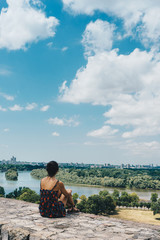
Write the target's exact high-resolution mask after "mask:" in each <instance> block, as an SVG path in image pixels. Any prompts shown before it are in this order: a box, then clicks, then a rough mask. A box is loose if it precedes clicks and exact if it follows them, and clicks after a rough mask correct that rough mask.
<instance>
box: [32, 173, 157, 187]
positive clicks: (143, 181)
mask: <svg viewBox="0 0 160 240" xmlns="http://www.w3.org/2000/svg"><path fill="white" fill-rule="evenodd" d="M31 175H32V176H33V177H35V178H38V179H41V178H43V177H45V176H47V172H46V170H45V169H43V170H41V169H35V170H33V171H32V172H31ZM56 177H57V178H58V179H59V180H61V181H63V182H64V183H74V184H88V185H101V186H104V187H120V188H126V187H128V188H137V189H154V190H160V170H135V169H134V170H130V169H100V168H98V169H96V168H94V169H75V168H69V169H60V170H59V172H58V174H57V175H56Z"/></svg>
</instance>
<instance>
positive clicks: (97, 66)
mask: <svg viewBox="0 0 160 240" xmlns="http://www.w3.org/2000/svg"><path fill="white" fill-rule="evenodd" d="M159 12H160V2H159V1H151V0H145V1H138V0H133V1H127V0H122V1H119V0H113V1H112V2H111V1H109V0H94V1H93V0H54V1H53V0H15V1H13V0H1V1H0V160H2V159H10V158H11V156H12V155H14V156H16V158H17V161H29V162H35V161H36V162H40V161H42V162H48V161H50V160H53V159H54V160H56V161H58V162H64V163H65V162H74V163H75V162H78V163H82V162H83V163H95V164H96V163H99V164H101V163H110V164H114V165H116V164H122V163H124V164H126V163H129V164H152V163H153V164H159V160H160V16H159Z"/></svg>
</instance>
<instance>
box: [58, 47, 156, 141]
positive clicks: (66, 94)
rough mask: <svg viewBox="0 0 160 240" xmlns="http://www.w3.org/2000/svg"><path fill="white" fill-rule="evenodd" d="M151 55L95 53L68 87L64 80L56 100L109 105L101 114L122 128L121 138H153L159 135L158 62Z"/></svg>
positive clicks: (142, 53)
mask: <svg viewBox="0 0 160 240" xmlns="http://www.w3.org/2000/svg"><path fill="white" fill-rule="evenodd" d="M154 54H155V52H154V51H150V52H146V51H140V50H139V49H135V50H134V51H133V52H131V53H130V54H128V55H123V54H118V51H117V50H116V49H113V50H111V51H102V52H98V53H95V55H94V56H89V57H88V62H87V64H86V67H83V68H80V69H79V70H78V71H77V73H76V77H75V79H74V80H73V81H72V82H71V84H70V86H69V87H67V85H66V83H67V82H66V81H65V82H64V83H63V84H62V87H61V88H60V89H59V91H60V97H59V100H60V101H63V102H70V103H74V104H79V103H91V104H93V105H104V106H107V105H108V106H110V108H109V110H108V111H107V112H106V113H105V114H104V116H105V117H106V118H107V120H106V124H109V125H112V128H114V126H116V128H117V126H118V127H123V133H122V137H123V138H135V137H139V136H156V135H158V134H160V127H159V126H160V108H159V106H160V78H159V73H160V59H159V57H158V56H157V55H154ZM95 131H97V130H95ZM94 133H95V134H99V132H98V133H97V132H94ZM102 135H103V134H102Z"/></svg>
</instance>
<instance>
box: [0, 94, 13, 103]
mask: <svg viewBox="0 0 160 240" xmlns="http://www.w3.org/2000/svg"><path fill="white" fill-rule="evenodd" d="M0 96H2V97H3V98H5V99H6V100H8V101H13V100H14V97H13V96H10V95H8V94H6V93H2V92H0Z"/></svg>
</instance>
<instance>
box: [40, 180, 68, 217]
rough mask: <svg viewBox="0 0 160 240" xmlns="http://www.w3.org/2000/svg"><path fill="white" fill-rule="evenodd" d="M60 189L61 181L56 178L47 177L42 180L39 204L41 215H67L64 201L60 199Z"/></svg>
mask: <svg viewBox="0 0 160 240" xmlns="http://www.w3.org/2000/svg"><path fill="white" fill-rule="evenodd" d="M59 190H60V186H59V181H57V180H56V179H51V178H48V177H46V178H44V179H42V180H41V189H40V205H39V210H40V214H41V216H43V217H49V218H54V217H64V216H65V215H66V210H65V207H64V204H63V202H61V201H58V195H59Z"/></svg>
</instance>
